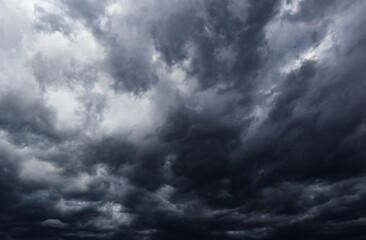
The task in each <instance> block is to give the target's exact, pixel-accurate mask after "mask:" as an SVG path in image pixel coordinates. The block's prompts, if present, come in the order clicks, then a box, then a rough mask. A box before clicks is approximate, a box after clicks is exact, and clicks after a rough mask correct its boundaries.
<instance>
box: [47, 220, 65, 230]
mask: <svg viewBox="0 0 366 240" xmlns="http://www.w3.org/2000/svg"><path fill="white" fill-rule="evenodd" d="M41 225H42V226H43V227H52V228H68V227H69V225H68V224H67V223H63V222H61V221H60V220H58V219H47V220H44V221H43V222H42V223H41Z"/></svg>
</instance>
